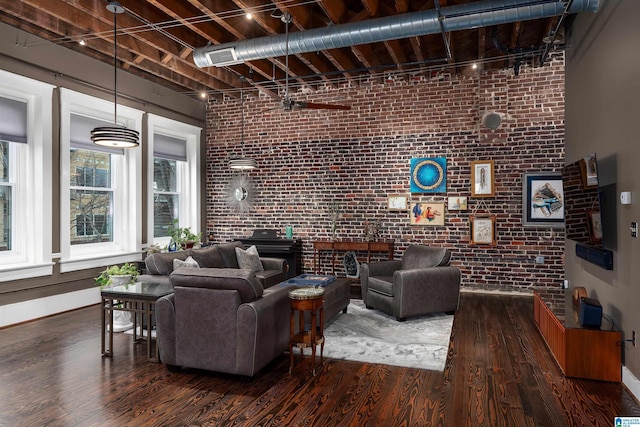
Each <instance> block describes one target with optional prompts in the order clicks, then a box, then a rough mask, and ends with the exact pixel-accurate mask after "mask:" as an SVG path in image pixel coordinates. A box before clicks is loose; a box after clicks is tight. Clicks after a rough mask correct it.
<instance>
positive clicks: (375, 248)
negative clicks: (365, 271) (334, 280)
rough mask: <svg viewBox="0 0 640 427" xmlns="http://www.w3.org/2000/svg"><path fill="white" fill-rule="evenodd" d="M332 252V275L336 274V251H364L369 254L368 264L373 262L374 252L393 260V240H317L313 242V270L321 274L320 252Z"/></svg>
mask: <svg viewBox="0 0 640 427" xmlns="http://www.w3.org/2000/svg"><path fill="white" fill-rule="evenodd" d="M322 251H331V274H333V275H334V276H335V274H336V268H335V266H336V251H362V252H366V253H367V262H371V253H372V252H382V253H386V254H387V259H393V240H382V241H378V242H367V241H365V240H316V241H314V242H313V270H314V272H315V273H316V274H319V270H320V252H322Z"/></svg>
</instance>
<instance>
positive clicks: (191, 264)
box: [173, 257, 200, 270]
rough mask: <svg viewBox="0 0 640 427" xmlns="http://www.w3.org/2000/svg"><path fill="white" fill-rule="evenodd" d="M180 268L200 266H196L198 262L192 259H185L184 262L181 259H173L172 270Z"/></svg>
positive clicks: (198, 266) (198, 265)
mask: <svg viewBox="0 0 640 427" xmlns="http://www.w3.org/2000/svg"><path fill="white" fill-rule="evenodd" d="M180 267H193V268H200V264H198V261H196V260H195V259H193V257H187V259H185V260H184V261H182V260H181V259H178V258H175V259H174V260H173V269H174V270H175V269H177V268H180Z"/></svg>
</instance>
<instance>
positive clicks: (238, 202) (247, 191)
mask: <svg viewBox="0 0 640 427" xmlns="http://www.w3.org/2000/svg"><path fill="white" fill-rule="evenodd" d="M255 197H256V191H255V189H254V187H253V182H251V178H249V177H248V176H246V175H235V176H234V177H233V178H231V180H229V184H228V185H227V189H226V198H225V201H226V204H227V206H228V207H229V208H230V209H231V210H232V211H236V212H240V213H244V212H249V211H250V210H251V208H252V207H253V201H254V200H255Z"/></svg>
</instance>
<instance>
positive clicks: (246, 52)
mask: <svg viewBox="0 0 640 427" xmlns="http://www.w3.org/2000/svg"><path fill="white" fill-rule="evenodd" d="M598 5H599V0H573V2H572V4H571V7H570V8H569V10H568V13H570V14H573V13H579V12H587V11H589V12H595V11H597V10H598ZM563 13H565V2H564V1H561V0H485V1H479V2H474V3H466V4H461V5H455V6H447V7H443V8H441V9H440V14H441V15H442V28H441V22H440V20H439V19H438V11H437V10H435V9H431V10H425V11H420V12H412V13H405V14H401V15H394V16H387V17H384V18H377V19H370V20H366V21H360V22H353V23H349V24H342V25H335V26H331V27H324V28H314V29H311V30H305V31H297V32H293V33H289V54H293V55H295V54H299V53H306V52H317V51H320V50H327V49H337V48H342V47H348V46H356V45H360V44H367V43H378V42H383V41H386V40H395V39H403V38H407V37H416V36H424V35H427V34H436V33H439V32H441V31H442V30H444V31H445V32H451V31H459V30H467V29H471V28H480V27H488V26H491V25H500V24H507V23H511V22H518V21H527V20H532V19H541V18H548V17H552V16H560V15H562V14H563ZM286 44H287V43H286V38H285V35H284V34H281V35H278V36H270V37H260V38H256V39H250V40H240V41H237V42H232V43H223V44H219V45H207V46H204V47H200V48H197V49H195V50H194V51H193V60H194V62H195V64H196V65H197V66H198V67H209V66H224V65H230V64H231V63H242V62H245V61H253V60H256V59H265V58H275V57H278V56H284V55H285V53H286V50H287V47H286ZM221 50H222V51H223V52H224V53H225V54H224V55H219V54H218V53H219V52H218V51H221ZM219 58H221V59H222V60H221V59H219ZM230 59H231V61H230Z"/></svg>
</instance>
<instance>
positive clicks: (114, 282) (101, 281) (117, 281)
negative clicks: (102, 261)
mask: <svg viewBox="0 0 640 427" xmlns="http://www.w3.org/2000/svg"><path fill="white" fill-rule="evenodd" d="M139 275H140V273H139V272H138V267H137V266H136V265H135V264H131V263H128V262H127V263H125V264H123V265H121V266H118V265H112V266H111V267H107V268H106V269H104V270H103V271H102V272H101V273H100V275H99V276H98V277H96V284H97V285H99V286H100V287H104V286H120V285H125V286H126V285H129V284H130V283H133V282H135V280H136V279H137V278H138V276H139Z"/></svg>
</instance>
